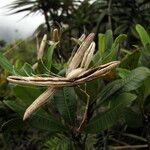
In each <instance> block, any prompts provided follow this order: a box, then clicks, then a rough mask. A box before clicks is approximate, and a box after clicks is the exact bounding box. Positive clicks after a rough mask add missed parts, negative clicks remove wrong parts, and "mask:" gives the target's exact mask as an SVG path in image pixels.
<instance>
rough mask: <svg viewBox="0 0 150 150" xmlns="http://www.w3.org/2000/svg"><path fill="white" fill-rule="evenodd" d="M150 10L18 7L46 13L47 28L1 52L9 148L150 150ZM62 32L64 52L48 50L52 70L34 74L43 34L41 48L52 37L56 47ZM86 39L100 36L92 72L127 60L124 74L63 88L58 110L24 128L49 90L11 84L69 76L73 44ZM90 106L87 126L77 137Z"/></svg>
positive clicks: (108, 2)
mask: <svg viewBox="0 0 150 150" xmlns="http://www.w3.org/2000/svg"><path fill="white" fill-rule="evenodd" d="M149 7H150V2H149V1H148V0H134V1H131V0H127V1H117V0H114V1H112V0H99V1H97V0H95V1H90V0H84V1H76V0H69V1H66V0H59V1H53V0H50V1H41V0H34V1H30V0H16V1H15V2H14V3H12V4H10V5H9V8H10V10H11V9H12V11H11V13H12V12H13V13H19V12H22V11H28V12H29V14H30V13H37V12H41V13H42V14H43V15H44V16H45V23H44V24H43V25H40V26H39V28H38V29H37V30H36V31H35V34H34V35H33V37H32V38H30V39H27V40H25V41H23V40H18V41H16V42H15V43H13V44H6V45H5V44H4V42H2V44H1V46H0V49H1V53H0V65H1V66H2V68H0V72H1V76H0V95H1V103H0V122H1V124H2V126H1V130H0V131H1V134H0V135H1V136H0V138H1V143H0V144H1V147H2V148H3V149H52V148H53V149H62V150H64V149H66V150H67V149H68V150H69V149H79V148H80V149H89V150H90V149H115V148H117V146H128V145H129V147H130V146H131V145H142V146H145V148H146V149H147V147H149V148H150V139H149V137H150V136H149V133H150V121H149V120H150V115H149V113H150V112H149V108H150V102H149V98H150V88H149V84H150V70H149V68H150V63H149V59H150V34H149V21H150V20H149V15H150V9H149ZM58 22H59V23H58ZM140 24H141V25H142V26H141V25H140ZM45 25H46V26H45ZM60 26H61V28H60ZM54 27H59V29H60V31H59V32H60V33H59V35H60V45H59V46H58V45H57V46H54V45H52V46H49V45H47V48H46V49H48V50H47V51H46V52H45V55H44V57H43V63H44V64H42V63H41V64H40V65H39V67H38V68H37V70H35V71H34V70H32V67H31V66H32V65H33V64H34V63H35V62H36V52H35V50H36V49H37V47H38V44H36V42H37V38H36V37H35V35H36V33H38V40H39V41H40V40H41V37H42V35H43V33H46V32H48V33H49V39H50V37H51V34H50V33H51V29H53V28H54ZM145 29H146V30H145ZM83 32H85V33H88V32H95V33H96V38H95V41H96V42H97V51H96V53H95V55H94V58H93V61H92V63H91V66H93V65H94V66H96V65H101V64H104V63H107V62H110V61H113V60H120V61H121V64H120V66H119V68H117V69H116V70H113V71H112V72H110V73H109V74H107V75H106V76H105V77H104V78H101V79H97V80H94V81H92V82H89V83H87V84H86V85H81V86H80V87H75V88H63V89H62V90H60V91H59V92H58V93H57V94H56V95H55V96H54V98H53V100H52V103H47V105H45V106H44V107H42V108H41V109H40V110H39V111H37V112H36V113H35V114H34V116H33V117H32V118H31V119H30V120H28V121H27V122H23V121H22V115H23V113H24V111H25V109H26V108H27V107H28V105H29V104H31V102H32V101H33V100H35V98H37V97H38V96H39V95H40V94H41V93H42V92H43V91H44V90H45V88H39V87H37V88H35V87H21V86H12V85H11V84H8V82H7V80H6V77H7V76H8V75H9V74H15V75H16V74H17V75H23V76H29V75H33V74H36V75H41V74H46V75H50V71H52V72H54V73H56V74H59V73H62V72H63V71H64V68H66V60H67V59H68V57H69V56H70V53H71V50H72V49H73V47H74V46H76V45H77V42H78V41H77V40H71V37H75V38H77V37H79V36H80V35H81V34H82V33H83ZM43 65H44V66H46V67H47V68H48V69H49V71H47V69H44V67H43ZM88 98H89V101H90V103H89V104H88V103H87V100H88ZM87 104H88V113H87V115H88V120H87V123H86V126H85V127H84V128H83V131H82V132H81V133H77V132H76V129H77V128H78V127H79V125H80V123H81V121H82V119H83V116H84V112H85V108H86V106H87ZM16 124H17V125H16ZM133 149H134V148H133Z"/></svg>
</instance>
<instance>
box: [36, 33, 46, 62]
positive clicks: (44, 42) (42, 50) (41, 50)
mask: <svg viewBox="0 0 150 150" xmlns="http://www.w3.org/2000/svg"><path fill="white" fill-rule="evenodd" d="M46 41H47V35H46V34H45V35H44V37H43V39H42V42H41V44H40V48H39V50H38V53H37V59H38V60H39V59H41V58H42V57H43V54H44V49H45V46H46Z"/></svg>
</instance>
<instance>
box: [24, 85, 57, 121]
mask: <svg viewBox="0 0 150 150" xmlns="http://www.w3.org/2000/svg"><path fill="white" fill-rule="evenodd" d="M56 90H57V88H53V87H49V88H48V89H47V90H46V91H45V92H44V93H42V94H41V95H40V96H39V97H38V98H37V99H36V100H35V101H34V102H33V103H32V104H31V105H30V106H29V107H28V108H27V109H26V111H25V113H24V117H23V120H26V119H27V118H29V117H30V116H31V115H32V114H33V113H34V112H35V111H36V110H37V109H38V108H40V107H41V106H42V105H43V104H45V103H46V102H47V100H48V98H52V96H53V94H54V93H55V91H56Z"/></svg>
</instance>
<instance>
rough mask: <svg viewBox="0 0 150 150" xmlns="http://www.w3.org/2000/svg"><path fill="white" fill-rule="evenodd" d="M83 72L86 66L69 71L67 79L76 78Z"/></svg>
mask: <svg viewBox="0 0 150 150" xmlns="http://www.w3.org/2000/svg"><path fill="white" fill-rule="evenodd" d="M83 72H84V68H77V69H74V70H72V71H71V72H70V73H68V75H67V79H68V80H71V79H74V78H76V77H78V76H79V75H80V74H81V73H83Z"/></svg>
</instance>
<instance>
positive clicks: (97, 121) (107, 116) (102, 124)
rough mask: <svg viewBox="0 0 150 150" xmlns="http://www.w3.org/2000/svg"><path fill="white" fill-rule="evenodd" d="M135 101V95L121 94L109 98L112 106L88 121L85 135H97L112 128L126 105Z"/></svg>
mask: <svg viewBox="0 0 150 150" xmlns="http://www.w3.org/2000/svg"><path fill="white" fill-rule="evenodd" d="M135 99H136V95H134V94H131V93H122V94H120V95H117V96H116V95H115V96H114V97H112V98H111V102H112V106H110V109H109V110H108V111H106V112H104V113H102V114H98V115H97V116H96V117H95V118H93V119H92V120H91V121H89V123H88V125H87V127H86V129H85V131H86V133H98V132H100V131H102V130H105V129H108V128H110V127H111V126H113V125H114V124H115V123H116V122H117V121H118V119H119V118H120V117H121V116H122V114H123V112H124V109H125V108H126V106H127V105H129V104H131V102H132V101H133V100H135Z"/></svg>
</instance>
